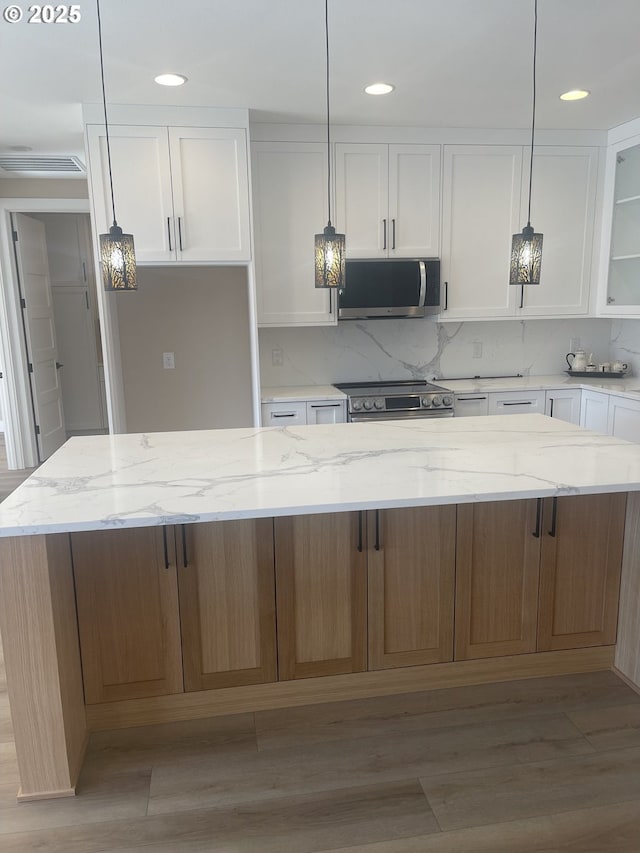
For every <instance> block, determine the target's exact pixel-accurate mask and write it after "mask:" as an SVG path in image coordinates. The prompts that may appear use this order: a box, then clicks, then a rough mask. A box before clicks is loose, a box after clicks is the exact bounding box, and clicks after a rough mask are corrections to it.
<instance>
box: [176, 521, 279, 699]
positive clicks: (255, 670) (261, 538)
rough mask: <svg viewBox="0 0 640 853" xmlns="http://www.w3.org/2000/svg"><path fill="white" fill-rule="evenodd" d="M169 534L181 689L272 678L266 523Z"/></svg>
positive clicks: (187, 528) (213, 525)
mask: <svg viewBox="0 0 640 853" xmlns="http://www.w3.org/2000/svg"><path fill="white" fill-rule="evenodd" d="M177 531H178V537H177V544H178V589H179V593H180V621H181V626H182V659H183V666H184V689H185V690H186V691H190V690H211V689H213V688H218V687H239V686H240V685H243V684H259V683H264V682H268V681H275V680H276V678H277V668H276V613H275V587H274V568H273V522H272V520H271V519H270V518H266V519H265V518H261V519H257V520H255V521H254V520H251V519H249V520H239V521H221V522H209V523H206V524H189V525H186V524H185V525H180V527H179V528H177Z"/></svg>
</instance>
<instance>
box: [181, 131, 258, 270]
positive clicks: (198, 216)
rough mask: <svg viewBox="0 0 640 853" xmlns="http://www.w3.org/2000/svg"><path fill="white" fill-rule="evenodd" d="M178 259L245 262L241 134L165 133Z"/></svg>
mask: <svg viewBox="0 0 640 853" xmlns="http://www.w3.org/2000/svg"><path fill="white" fill-rule="evenodd" d="M169 149H170V154H171V181H172V186H173V198H174V208H175V214H176V218H177V219H178V221H177V223H176V228H177V243H178V259H179V260H183V261H248V260H249V259H250V258H251V246H250V236H249V182H248V172H247V142H246V133H245V131H244V130H243V129H235V128H212V127H200V128H198V127H171V128H169Z"/></svg>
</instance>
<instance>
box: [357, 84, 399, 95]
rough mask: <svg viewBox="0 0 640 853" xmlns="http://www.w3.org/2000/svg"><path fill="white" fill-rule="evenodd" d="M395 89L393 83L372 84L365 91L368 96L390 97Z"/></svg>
mask: <svg viewBox="0 0 640 853" xmlns="http://www.w3.org/2000/svg"><path fill="white" fill-rule="evenodd" d="M395 88H396V87H395V86H392V85H391V83H371V84H370V85H369V86H365V87H364V90H365V92H366V93H367V95H388V94H389V92H393V90H394V89H395Z"/></svg>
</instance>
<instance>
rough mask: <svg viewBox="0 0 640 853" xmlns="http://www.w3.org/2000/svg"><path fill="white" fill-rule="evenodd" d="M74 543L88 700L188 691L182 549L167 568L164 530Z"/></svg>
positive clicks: (76, 537) (80, 537)
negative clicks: (179, 575) (179, 564)
mask: <svg viewBox="0 0 640 853" xmlns="http://www.w3.org/2000/svg"><path fill="white" fill-rule="evenodd" d="M169 531H171V533H170V534H169ZM172 539H173V531H172V529H168V530H167V540H168V542H169V541H171V540H172ZM71 547H72V551H73V571H74V576H75V583H76V597H77V603H78V626H79V631H80V650H81V654H82V672H83V679H84V689H85V701H86V702H87V704H89V705H91V704H93V703H97V702H113V701H117V700H120V699H137V698H142V697H145V696H162V695H165V694H169V693H181V692H182V660H181V653H180V619H179V613H178V590H177V582H176V567H175V551H174V549H173V546H171V548H170V549H169V560H170V565H169V568H168V569H167V568H165V556H164V543H163V531H162V529H160V528H157V527H141V528H135V529H125V530H100V531H94V532H90V533H73V534H71Z"/></svg>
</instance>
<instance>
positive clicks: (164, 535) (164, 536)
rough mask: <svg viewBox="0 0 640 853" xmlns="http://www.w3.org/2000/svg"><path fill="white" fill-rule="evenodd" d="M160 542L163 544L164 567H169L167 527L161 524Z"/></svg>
mask: <svg viewBox="0 0 640 853" xmlns="http://www.w3.org/2000/svg"><path fill="white" fill-rule="evenodd" d="M162 544H163V546H164V567H165V569H168V568H169V543H168V542H167V528H166V526H165V525H163V526H162Z"/></svg>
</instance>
